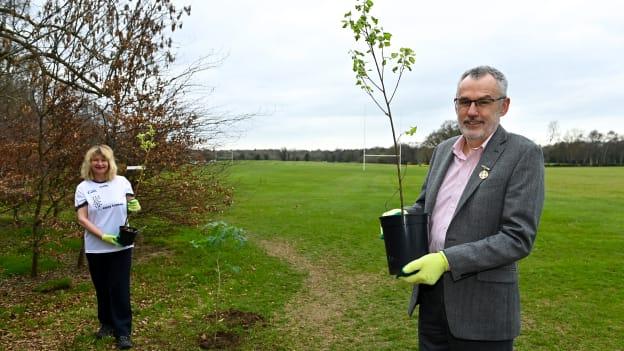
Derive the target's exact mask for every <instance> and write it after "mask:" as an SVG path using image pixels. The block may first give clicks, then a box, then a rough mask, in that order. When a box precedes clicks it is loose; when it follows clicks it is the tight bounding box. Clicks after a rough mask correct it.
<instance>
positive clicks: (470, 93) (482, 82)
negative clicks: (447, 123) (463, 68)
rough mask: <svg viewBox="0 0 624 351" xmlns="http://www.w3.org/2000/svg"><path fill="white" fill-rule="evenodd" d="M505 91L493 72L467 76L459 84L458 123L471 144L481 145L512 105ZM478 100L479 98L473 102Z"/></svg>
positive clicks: (457, 101) (457, 100)
mask: <svg viewBox="0 0 624 351" xmlns="http://www.w3.org/2000/svg"><path fill="white" fill-rule="evenodd" d="M501 97H502V94H501V92H500V89H499V87H498V84H497V82H496V79H494V77H492V76H491V75H489V74H488V75H485V76H483V77H481V78H479V79H474V78H472V77H470V76H468V77H466V78H464V80H462V81H461V82H460V83H459V86H458V88H457V99H456V103H455V112H456V113H457V123H459V129H460V130H461V132H462V134H463V135H464V138H466V142H467V143H468V145H469V146H470V147H478V146H479V145H481V144H482V143H483V142H484V141H485V140H486V139H487V138H488V137H489V136H490V135H492V133H494V131H495V130H496V127H497V126H498V123H499V122H500V118H501V117H502V116H504V115H505V114H506V113H507V110H508V109H509V102H510V100H509V98H507V97H505V98H504V99H500V98H501ZM471 100H473V101H474V100H477V101H478V102H476V103H475V102H471Z"/></svg>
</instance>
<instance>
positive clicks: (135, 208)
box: [128, 199, 141, 212]
mask: <svg viewBox="0 0 624 351" xmlns="http://www.w3.org/2000/svg"><path fill="white" fill-rule="evenodd" d="M128 211H130V212H139V211H141V204H140V203H139V200H137V199H132V200H130V201H128Z"/></svg>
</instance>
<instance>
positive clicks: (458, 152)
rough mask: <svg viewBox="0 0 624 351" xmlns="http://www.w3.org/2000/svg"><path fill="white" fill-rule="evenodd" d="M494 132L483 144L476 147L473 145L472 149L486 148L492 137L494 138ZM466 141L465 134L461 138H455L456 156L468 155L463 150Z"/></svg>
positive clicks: (454, 151) (454, 148)
mask: <svg viewBox="0 0 624 351" xmlns="http://www.w3.org/2000/svg"><path fill="white" fill-rule="evenodd" d="M496 129H498V128H496ZM494 133H496V130H494ZM494 133H492V134H490V136H489V137H488V138H487V139H485V141H484V142H483V143H482V144H481V145H479V146H478V147H476V148H475V147H473V148H472V150H475V151H476V150H479V149H480V150H485V147H486V146H487V144H488V143H489V142H490V139H492V137H493V136H494ZM465 143H466V138H465V137H464V136H463V135H461V136H460V137H459V138H457V140H455V143H454V144H453V153H454V154H455V155H456V156H458V157H460V156H467V155H464V151H463V148H464V144H465Z"/></svg>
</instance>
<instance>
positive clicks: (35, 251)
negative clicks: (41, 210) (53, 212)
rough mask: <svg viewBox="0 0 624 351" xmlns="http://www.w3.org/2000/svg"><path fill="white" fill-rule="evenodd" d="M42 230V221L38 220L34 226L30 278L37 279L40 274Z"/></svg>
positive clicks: (34, 222)
mask: <svg viewBox="0 0 624 351" xmlns="http://www.w3.org/2000/svg"><path fill="white" fill-rule="evenodd" d="M40 230H41V221H40V220H39V219H36V220H35V221H33V226H32V261H31V265H30V277H31V278H35V277H36V276H37V275H38V273H39V253H40V247H39V244H40V242H41V240H40V238H39V236H40V233H39V232H40Z"/></svg>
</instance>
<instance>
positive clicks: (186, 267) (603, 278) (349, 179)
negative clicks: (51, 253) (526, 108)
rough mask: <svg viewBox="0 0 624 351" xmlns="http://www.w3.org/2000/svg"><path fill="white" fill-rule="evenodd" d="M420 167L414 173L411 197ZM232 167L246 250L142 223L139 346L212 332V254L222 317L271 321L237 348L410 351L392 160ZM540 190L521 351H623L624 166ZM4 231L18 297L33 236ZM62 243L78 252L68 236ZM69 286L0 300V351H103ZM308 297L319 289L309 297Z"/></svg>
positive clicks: (92, 321) (560, 176)
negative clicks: (388, 220)
mask: <svg viewBox="0 0 624 351" xmlns="http://www.w3.org/2000/svg"><path fill="white" fill-rule="evenodd" d="M426 170H427V168H425V167H418V166H410V167H408V169H407V175H406V177H405V184H406V199H407V201H406V202H407V203H411V202H412V201H413V200H414V199H415V197H416V196H417V194H418V192H419V190H420V186H421V184H422V181H423V178H424V176H425V174H426ZM230 173H231V176H230V182H231V183H232V184H233V185H234V187H235V189H236V190H235V197H234V203H233V205H232V207H231V208H230V209H229V210H228V211H227V212H225V213H224V214H222V215H221V216H220V218H219V219H223V220H225V221H227V222H228V223H231V224H233V225H236V226H239V227H242V228H244V229H245V230H246V231H247V233H248V235H249V237H250V239H251V240H250V242H249V244H248V245H245V246H244V247H242V248H234V247H226V248H224V249H223V250H221V251H219V252H217V251H215V250H214V249H208V248H203V249H194V248H193V247H192V246H191V245H190V244H189V241H191V240H196V239H200V238H201V237H202V236H203V234H202V232H201V231H200V230H199V229H198V228H190V227H179V226H175V225H167V224H163V223H156V222H150V223H148V224H149V226H150V227H148V229H147V230H146V232H145V233H144V234H143V240H144V242H143V243H142V244H140V245H139V246H138V247H137V250H136V252H135V259H134V267H133V283H132V294H133V295H132V300H133V309H134V339H135V342H136V344H137V349H159V350H180V349H185V350H186V349H188V350H198V349H199V348H198V347H197V340H198V338H199V335H201V334H208V335H210V333H211V332H212V331H214V330H215V328H218V327H216V326H215V325H214V323H212V321H211V320H209V319H207V318H206V316H207V315H208V314H210V313H211V312H212V311H214V308H215V298H214V297H215V295H216V294H215V293H216V284H217V272H216V271H215V264H216V257H217V256H219V262H220V263H221V264H222V268H223V269H222V274H223V276H222V278H223V287H222V289H223V290H222V291H223V295H222V296H223V297H224V299H223V300H221V301H219V306H221V307H220V309H227V308H235V309H239V310H242V311H248V312H254V313H257V314H259V315H261V316H262V317H263V318H265V321H266V322H265V323H264V324H262V325H258V326H255V327H253V328H251V329H248V330H239V331H238V332H239V333H240V334H241V336H242V338H243V344H242V346H240V349H241V350H292V349H310V350H314V349H330V350H406V349H417V340H416V328H417V326H416V322H415V320H413V319H408V318H407V316H406V306H407V300H408V297H409V293H410V288H409V287H408V286H406V285H405V284H403V283H402V282H399V281H397V280H395V279H394V278H393V277H391V276H390V275H388V274H387V269H386V262H385V254H384V248H383V242H382V241H381V240H379V224H378V220H377V217H378V216H379V215H380V214H381V213H382V212H384V211H385V210H386V209H389V208H396V207H398V196H394V197H392V193H393V191H394V188H395V177H394V169H393V168H392V166H390V165H374V164H369V165H367V169H366V171H365V172H363V171H362V168H361V165H358V164H339V163H306V162H299V163H295V162H270V161H255V162H244V163H237V164H235V165H234V166H233V167H232V168H231V169H230ZM546 190H547V194H546V204H545V208H544V214H543V216H542V222H541V225H540V231H539V233H538V237H537V241H536V244H535V248H534V250H533V253H532V254H531V255H530V256H529V257H528V258H527V259H525V260H523V261H522V262H521V265H520V271H521V273H520V280H521V282H520V284H521V297H522V304H523V310H522V316H523V329H522V334H521V336H520V337H519V338H518V339H517V342H516V349H517V350H518V351H523V350H624V342H623V341H622V338H621V337H620V336H621V335H624V323H623V322H622V321H623V318H624V270H623V269H622V264H623V263H624V253H623V249H624V229H623V228H624V222H623V220H622V215H621V214H622V212H623V209H624V168H548V169H547V170H546ZM208 220H209V219H207V220H206V221H208ZM5 223H6V222H5ZM0 224H1V223H0ZM9 228H10V226H9V225H8V224H6V225H4V226H2V227H0V238H1V239H3V240H6V241H5V243H6V242H8V245H7V246H5V247H4V248H2V249H0V267H2V268H4V271H5V273H0V287H2V289H5V287H8V288H9V289H8V290H9V291H8V294H9V295H8V296H12V295H11V293H12V290H11V289H13V288H14V287H13V286H8V285H6V283H8V282H10V283H11V284H17V283H19V284H24V283H23V282H22V280H15V278H16V275H18V276H19V274H21V273H20V272H21V271H19V270H18V269H16V268H11V267H14V266H16V265H17V266H19V264H15V263H11V262H14V261H16V260H17V261H19V259H16V258H15V257H29V256H28V246H27V244H25V243H24V241H23V240H25V239H24V238H27V235H24V236H22V237H19V236H15V235H10V234H9V231H10V230H12V229H9ZM20 238H21V239H20ZM261 241H263V242H267V241H268V242H281V243H286V244H287V245H289V246H290V247H292V248H293V249H294V253H293V254H292V255H294V256H296V257H297V259H298V260H299V261H298V262H307V264H309V265H311V266H312V267H316V268H320V269H318V270H316V271H315V272H310V271H308V270H307V268H306V266H305V265H304V266H293V265H291V263H289V260H288V257H283V258H281V259H280V258H279V257H273V256H269V255H267V254H266V253H265V251H264V250H263V249H261V248H260V247H259V245H258V244H259V243H260V242H261ZM62 242H63V243H65V244H64V247H65V251H66V252H65V253H66V254H67V255H74V251H75V250H76V249H75V247H76V240H75V239H69V238H67V239H65V240H63V241H62ZM61 251H62V250H61ZM69 257H70V258H71V256H69ZM20 259H21V258H20ZM54 262H61V263H57V265H58V264H61V265H62V266H64V267H67V266H71V264H73V261H72V259H69V260H62V259H61V260H54ZM223 264H229V265H234V266H238V267H240V269H241V271H240V273H235V272H232V271H230V270H228V269H227V268H225V266H224V265H223ZM22 265H23V264H22ZM9 269H10V270H11V272H12V273H11V274H7V272H8V271H9ZM58 269H59V268H56V269H55V268H54V267H50V268H49V271H52V272H53V271H55V270H58ZM0 271H1V270H0ZM315 274H316V275H315ZM76 275H77V276H78V277H76ZM311 277H312V278H313V277H316V278H319V277H325V278H326V280H322V279H321V280H320V282H321V283H322V286H317V287H316V288H317V290H314V289H312V288H314V287H310V286H307V285H306V284H308V283H307V279H310V278H311ZM72 282H73V284H72V288H71V289H70V290H60V291H54V292H52V293H47V294H42V293H35V292H32V291H31V292H30V293H28V294H25V295H24V296H23V297H22V298H20V299H14V300H13V301H12V302H13V304H12V305H10V306H9V305H8V303H5V301H7V299H4V296H3V299H2V300H0V330H2V331H3V333H0V349H2V345H3V343H4V342H5V340H7V339H5V336H6V335H9V336H11V340H15V339H18V340H31V339H32V337H31V335H33V334H30V333H33V332H34V331H36V334H35V335H38V337H37V338H36V339H34V340H35V341H30V342H31V343H35V342H37V340H44V341H46V340H48V342H50V340H57V342H55V343H51V344H50V345H54V347H49V348H44V349H67V350H84V349H92V350H105V349H110V346H111V345H110V344H111V341H110V340H101V341H97V342H96V341H95V340H94V339H93V337H92V333H93V331H94V330H95V329H96V327H97V320H96V316H95V313H96V312H95V298H94V296H93V289H92V287H91V285H90V282H89V280H88V274H86V272H85V271H84V270H82V271H81V272H80V273H79V274H75V273H74V276H73V279H72ZM39 283H40V282H35V283H33V284H34V285H36V284H39ZM16 286H17V285H16ZM19 286H21V285H19ZM310 290H313V291H312V292H313V293H314V292H315V291H316V292H322V293H323V294H322V295H321V297H320V298H317V299H316V300H315V299H314V296H312V297H311V298H310V299H309V300H305V297H306V294H307V293H308V291H310ZM301 296H303V297H304V299H303V300H302V299H301ZM322 298H327V299H328V300H327V301H323V300H322ZM331 300H334V301H331ZM302 302H303V303H302ZM336 302H340V303H337V304H336ZM294 303H301V305H299V306H296V305H293V304H294ZM341 303H342V304H341ZM308 304H309V305H312V306H317V309H318V310H320V311H312V312H319V313H321V314H323V313H325V312H326V313H328V314H330V316H329V317H328V319H326V320H324V321H323V322H322V323H320V324H322V325H319V326H318V327H317V326H316V325H308V324H305V323H303V324H302V325H303V326H304V328H298V326H301V325H292V324H291V320H290V319H289V318H293V317H292V316H293V312H292V311H293V310H292V309H293V308H294V310H295V311H297V309H302V311H305V307H307V306H306V305H308ZM335 310H339V311H338V312H339V313H335V314H331V312H335ZM299 317H300V318H304V319H305V317H306V316H299ZM295 318H296V317H295ZM305 326H307V327H305ZM325 332H327V333H328V334H323V333H325ZM3 335H4V336H3ZM29 338H30V339H29ZM59 338H60V339H61V341H60V342H59V341H58V339H59ZM32 345H37V344H32ZM32 345H31V346H32ZM301 345H307V346H306V347H305V348H303V347H301ZM321 345H322V346H321ZM55 347H56V348H55ZM40 349H41V348H40Z"/></svg>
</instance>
